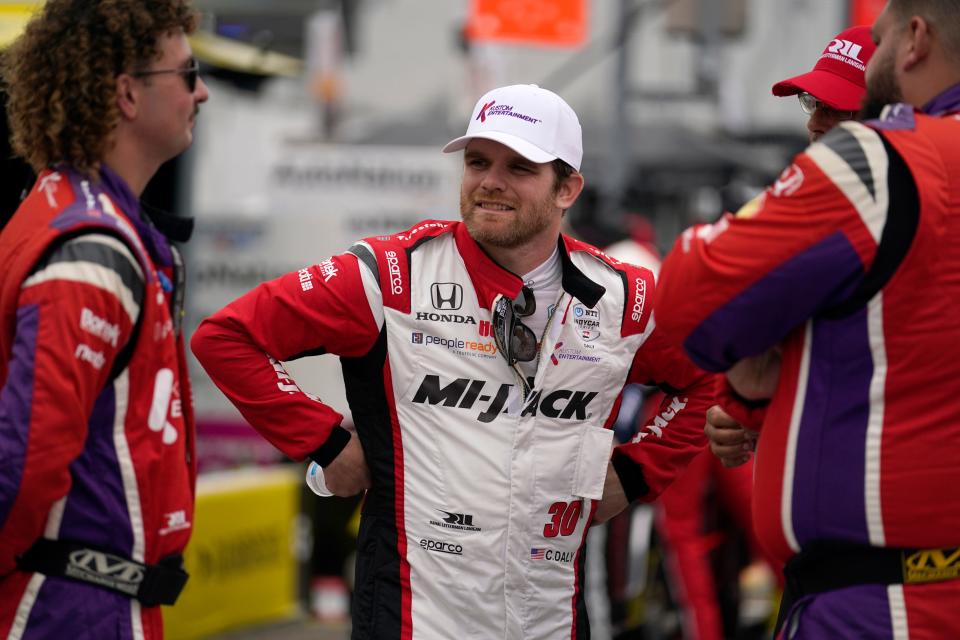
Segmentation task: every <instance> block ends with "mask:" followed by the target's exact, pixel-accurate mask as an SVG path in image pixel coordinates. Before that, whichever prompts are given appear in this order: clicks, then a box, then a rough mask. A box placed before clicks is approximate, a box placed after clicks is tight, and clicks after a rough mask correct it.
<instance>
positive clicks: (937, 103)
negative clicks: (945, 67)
mask: <svg viewBox="0 0 960 640" xmlns="http://www.w3.org/2000/svg"><path fill="white" fill-rule="evenodd" d="M921 111H923V112H924V113H926V114H927V115H931V116H942V115H943V114H945V113H950V112H953V111H960V83H958V84H955V85H953V86H952V87H948V88H947V90H946V91H944V92H943V93H941V94H940V95H938V96H937V97H935V98H934V99H933V100H931V101H930V102H928V103H927V104H925V105H923V108H922V109H921Z"/></svg>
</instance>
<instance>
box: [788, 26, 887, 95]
mask: <svg viewBox="0 0 960 640" xmlns="http://www.w3.org/2000/svg"><path fill="white" fill-rule="evenodd" d="M876 48H877V45H875V44H874V43H873V39H872V38H871V37H870V27H850V28H849V29H847V30H846V31H841V32H840V33H838V34H837V36H836V37H835V38H834V39H833V40H831V41H830V44H828V45H827V46H826V48H825V49H824V50H823V53H822V54H820V59H819V60H817V64H816V65H814V67H813V70H811V71H808V72H807V73H804V74H801V75H799V76H795V77H793V78H789V79H787V80H782V81H780V82H778V83H777V84H775V85H773V95H775V96H792V95H796V94H798V93H801V92H803V91H806V92H807V93H809V94H810V95H812V96H813V97H815V98H816V99H817V100H820V101H821V102H824V103H826V104H827V105H828V106H831V107H833V108H834V109H839V110H841V111H857V110H858V109H860V102H861V101H862V100H863V94H864V93H866V81H865V80H864V72H865V71H866V68H867V62H869V61H870V57H871V56H872V55H873V52H874V51H875V50H876Z"/></svg>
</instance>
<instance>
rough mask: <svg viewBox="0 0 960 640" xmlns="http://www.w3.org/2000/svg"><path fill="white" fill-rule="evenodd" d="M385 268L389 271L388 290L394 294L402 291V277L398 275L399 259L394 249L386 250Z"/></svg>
mask: <svg viewBox="0 0 960 640" xmlns="http://www.w3.org/2000/svg"><path fill="white" fill-rule="evenodd" d="M386 256H387V269H389V271H390V290H391V291H393V294H394V295H400V294H401V293H403V278H402V277H401V276H400V259H399V258H397V252H396V251H387V253H386Z"/></svg>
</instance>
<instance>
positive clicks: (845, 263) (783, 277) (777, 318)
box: [684, 231, 863, 371]
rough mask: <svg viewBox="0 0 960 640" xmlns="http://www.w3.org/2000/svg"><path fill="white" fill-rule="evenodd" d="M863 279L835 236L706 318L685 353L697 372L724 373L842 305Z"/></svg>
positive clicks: (857, 261)
mask: <svg viewBox="0 0 960 640" xmlns="http://www.w3.org/2000/svg"><path fill="white" fill-rule="evenodd" d="M862 278H863V268H862V263H861V261H860V256H859V255H858V254H857V252H856V251H854V249H853V246H851V244H850V242H849V241H848V240H847V237H846V236H845V235H843V234H842V233H841V232H839V231H838V232H836V233H833V234H831V235H829V236H827V237H826V238H824V239H823V240H821V241H820V242H818V243H816V244H814V245H811V246H810V247H809V248H808V249H807V250H806V251H803V252H802V253H799V254H797V255H796V256H794V257H793V258H791V259H790V260H787V261H786V262H784V263H783V264H781V265H779V266H778V267H776V268H775V269H773V270H771V271H770V272H769V273H767V274H766V275H765V276H764V277H762V278H761V279H759V280H758V281H757V282H755V283H754V284H753V285H751V286H750V287H748V288H746V289H744V290H743V291H741V292H740V294H738V295H737V296H735V297H734V298H733V299H732V300H730V301H729V302H728V303H727V304H725V305H723V306H722V307H720V308H718V309H717V310H716V311H714V312H713V313H712V314H710V316H709V317H708V318H706V319H705V320H704V321H703V322H702V323H701V324H700V326H698V327H697V328H696V330H694V331H693V333H691V334H690V336H689V337H688V338H687V340H686V341H685V342H684V348H685V349H686V351H687V353H689V354H690V356H691V358H692V359H693V361H694V362H696V363H697V364H698V365H699V366H700V367H702V368H704V369H707V370H708V371H725V370H726V369H729V368H730V367H731V366H732V365H733V364H734V363H735V362H737V361H738V360H741V359H743V358H745V357H747V356H752V355H756V354H758V353H761V352H763V351H764V350H766V349H768V348H770V347H772V346H773V345H775V344H778V343H779V342H780V341H781V340H783V338H784V337H785V336H786V335H787V334H788V333H790V331H792V330H793V329H794V328H795V327H797V326H798V325H800V324H801V323H802V322H804V321H805V320H806V319H807V318H809V317H811V316H813V315H814V314H815V313H816V312H817V311H820V310H822V309H825V308H827V307H830V306H831V305H833V304H836V303H837V302H839V301H840V300H843V299H844V298H845V297H847V296H848V295H849V294H850V292H851V291H852V290H853V289H854V287H856V286H857V285H858V284H859V283H860V280H861V279H862Z"/></svg>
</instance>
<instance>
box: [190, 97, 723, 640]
mask: <svg viewBox="0 0 960 640" xmlns="http://www.w3.org/2000/svg"><path fill="white" fill-rule="evenodd" d="M461 149H463V150H464V169H463V181H462V187H461V202H460V211H461V217H462V219H463V220H462V222H460V221H458V222H452V221H430V220H428V221H424V222H422V223H420V224H418V225H416V226H414V227H413V228H411V229H409V230H408V231H404V232H402V233H397V234H395V235H391V236H380V237H375V238H367V239H366V240H364V241H362V242H359V243H357V244H356V245H354V246H353V247H351V248H350V250H349V251H348V252H346V253H344V254H342V255H337V256H333V257H331V258H328V259H325V260H323V261H321V262H319V263H318V264H316V265H313V266H311V267H307V268H305V269H302V270H300V271H299V272H296V273H290V274H288V275H285V276H282V277H280V278H277V279H276V280H273V281H271V282H267V283H265V284H262V285H260V286H259V287H257V288H255V289H254V290H253V291H251V292H249V293H248V294H246V295H245V296H243V297H241V298H240V299H238V300H236V301H235V302H233V303H231V304H230V305H228V306H227V307H226V308H224V309H223V310H221V311H220V312H218V313H217V314H215V315H214V316H212V317H211V318H208V319H207V320H206V321H204V323H203V324H202V325H201V326H200V328H199V329H198V330H197V333H196V334H195V336H194V338H193V341H192V347H193V350H194V352H195V353H196V354H197V357H198V358H199V359H200V361H201V363H202V364H203V366H204V367H205V368H206V370H207V371H208V373H210V375H211V377H212V378H213V380H214V381H215V382H216V383H217V385H218V386H219V387H220V389H221V390H223V392H224V393H225V394H226V395H227V396H228V397H229V398H230V399H231V400H232V401H233V402H234V403H235V404H236V405H237V407H238V408H239V409H240V411H241V412H242V413H243V415H244V416H245V417H246V419H247V420H248V421H249V422H250V423H251V424H252V425H253V426H254V427H255V428H256V429H257V430H258V431H260V433H262V434H263V435H264V436H265V437H266V438H267V439H268V440H270V441H271V442H272V443H273V444H274V445H276V446H277V447H278V448H279V449H281V450H282V451H284V452H285V453H286V454H288V455H290V456H291V457H294V458H298V459H300V458H304V457H309V458H311V459H312V460H314V461H315V462H317V463H318V464H319V465H320V466H321V467H322V468H323V470H324V475H325V481H326V483H327V486H328V487H329V488H330V490H331V491H332V492H333V493H335V494H337V495H351V494H354V493H357V492H358V491H361V490H363V489H367V488H369V491H368V493H367V497H366V500H365V502H364V505H363V514H362V519H361V525H360V535H359V540H358V547H359V549H358V558H357V567H356V592H355V597H354V601H353V637H354V638H377V639H381V638H426V639H430V640H433V639H436V638H484V639H489V638H516V639H520V638H524V639H535V638H543V639H548V638H549V639H553V638H562V637H568V638H586V637H588V636H589V624H588V622H587V619H586V609H585V606H584V600H583V591H582V577H583V542H584V538H585V536H586V532H587V528H588V527H589V526H590V524H591V523H592V522H593V521H596V520H599V519H603V518H606V517H609V516H610V515H612V514H613V512H615V511H616V510H618V509H619V508H622V506H623V505H624V504H626V501H627V500H631V499H643V500H652V499H654V498H655V497H656V496H657V495H659V493H660V492H661V491H662V490H663V489H664V487H665V486H666V485H667V484H668V483H669V482H670V480H671V479H672V478H673V476H674V475H675V473H676V472H677V471H678V470H679V469H680V468H682V467H683V466H684V465H685V464H686V462H687V461H688V460H689V459H690V458H692V457H693V456H694V455H696V453H698V452H699V451H700V450H702V449H703V447H704V446H705V444H706V440H705V437H704V435H703V424H704V413H705V411H706V408H707V407H708V406H709V405H710V404H711V402H712V389H713V386H712V385H713V379H712V378H711V377H709V376H707V375H706V374H705V373H703V372H702V371H700V370H699V369H697V368H696V367H694V366H693V365H692V364H691V363H690V362H689V361H688V360H687V359H686V358H685V357H684V356H683V355H682V354H681V353H680V352H679V351H678V350H675V349H673V348H671V347H668V346H666V345H665V344H664V343H663V342H662V341H661V339H660V336H659V333H658V332H657V331H656V329H655V322H654V314H653V309H652V306H651V300H652V299H653V297H652V294H653V287H654V279H653V276H652V274H651V273H650V271H648V270H647V269H643V268H640V267H635V266H632V265H628V264H623V263H620V262H618V261H616V260H613V259H611V258H608V257H606V256H605V255H604V254H603V253H601V252H600V251H599V250H598V249H596V248H594V247H592V246H590V245H587V244H584V243H581V242H578V241H576V240H573V239H571V238H568V237H566V236H563V235H561V233H560V221H561V217H562V216H563V212H564V211H565V210H566V209H567V208H569V207H570V206H571V205H572V204H573V203H574V201H575V200H576V199H577V196H578V195H579V194H580V192H581V190H582V188H583V177H582V175H581V174H580V173H579V167H580V161H581V158H582V143H581V132H580V125H579V122H578V120H577V117H576V115H575V114H574V112H573V110H572V109H571V108H570V107H569V106H568V105H567V104H566V102H564V101H563V100H562V99H561V98H560V97H559V96H557V95H556V94H554V93H552V92H550V91H546V90H544V89H541V88H539V87H536V86H533V85H516V86H509V87H502V88H499V89H495V90H493V91H491V92H489V93H488V94H486V95H485V96H483V98H481V99H480V101H479V102H478V103H477V107H476V110H475V111H474V113H473V116H472V120H471V122H470V126H469V128H468V130H467V134H466V135H465V136H462V137H460V138H457V139H456V140H453V141H451V142H450V143H449V144H448V145H447V146H446V147H445V148H444V151H447V152H451V151H459V150H461ZM321 353H330V354H335V355H337V356H339V357H340V359H341V362H342V366H343V375H344V381H345V385H346V390H347V399H348V401H349V404H350V409H351V412H352V414H353V419H354V422H355V424H356V435H354V434H352V433H351V432H350V431H348V430H346V429H345V428H343V427H342V426H341V425H340V423H341V420H342V416H340V414H338V413H337V412H335V411H334V410H332V409H331V408H329V407H328V406H326V405H324V404H323V403H322V402H321V401H320V400H319V399H318V398H316V397H315V396H312V395H310V394H307V393H304V392H302V391H301V390H300V388H299V387H298V386H297V384H296V382H295V381H294V380H292V379H291V378H290V377H289V375H288V374H287V373H286V371H285V370H284V368H283V366H282V364H281V362H282V361H284V360H291V359H293V358H296V357H299V356H304V355H315V354H321ZM628 382H641V383H646V384H658V385H660V386H662V387H663V388H664V389H666V391H667V395H666V399H665V400H664V402H663V405H662V407H661V410H660V412H659V414H658V415H657V416H656V417H655V418H654V420H653V421H652V422H651V423H650V424H649V425H647V426H646V427H645V428H644V429H642V430H641V431H640V433H639V435H638V436H637V437H636V438H635V439H634V441H633V442H631V443H627V444H626V445H623V446H621V447H618V448H616V449H614V448H613V443H612V431H611V430H610V427H611V425H612V423H613V420H614V418H615V417H616V414H617V407H618V405H619V397H620V392H621V389H622V388H623V386H624V385H625V384H626V383H628ZM601 498H604V500H601Z"/></svg>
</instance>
